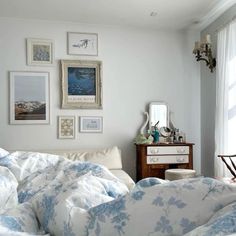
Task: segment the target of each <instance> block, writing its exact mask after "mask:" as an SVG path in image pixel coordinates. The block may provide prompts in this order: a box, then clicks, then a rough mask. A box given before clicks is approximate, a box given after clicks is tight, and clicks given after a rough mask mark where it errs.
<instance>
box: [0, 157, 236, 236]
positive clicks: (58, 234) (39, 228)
mask: <svg viewBox="0 0 236 236" xmlns="http://www.w3.org/2000/svg"><path fill="white" fill-rule="evenodd" d="M0 187H1V193H0V236H1V235H4V236H11V235H12V236H13V235H15V236H17V235H19V236H27V235H28V236H29V235H55V236H86V235H94V236H106V235H107V236H116V235H117V236H122V235H127V236H145V235H147V236H155V235H157V236H158V235H160V236H162V235H176V236H177V235H179V236H182V235H185V236H199V235H206V236H208V235H209V236H211V235H212V236H213V235H214V236H215V235H218V236H220V235H234V234H236V187H234V186H233V185H226V184H224V183H222V182H219V181H217V180H215V179H211V178H194V179H184V180H178V181H172V182H167V181H163V180H159V179H157V178H147V179H143V180H141V181H139V182H138V183H137V184H136V186H135V187H134V189H133V190H132V191H130V192H129V191H128V189H127V187H126V186H125V185H124V184H123V183H122V182H121V181H120V180H118V179H117V178H116V177H115V176H114V175H112V174H111V172H110V171H109V170H108V169H107V168H105V167H104V166H101V165H97V164H92V163H88V162H72V161H69V160H66V159H64V158H62V157H59V156H56V155H50V154H42V153H33V152H15V153H12V154H9V153H7V152H4V155H2V156H1V155H0Z"/></svg>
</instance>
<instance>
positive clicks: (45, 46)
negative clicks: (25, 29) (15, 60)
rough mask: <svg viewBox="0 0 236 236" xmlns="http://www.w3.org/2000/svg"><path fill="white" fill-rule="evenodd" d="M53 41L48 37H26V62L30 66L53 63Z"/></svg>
mask: <svg viewBox="0 0 236 236" xmlns="http://www.w3.org/2000/svg"><path fill="white" fill-rule="evenodd" d="M53 51H54V50H53V41H52V40H49V39H33V38H28V39H27V64H28V65H30V66H51V65H53V58H54V54H53V53H54V52H53Z"/></svg>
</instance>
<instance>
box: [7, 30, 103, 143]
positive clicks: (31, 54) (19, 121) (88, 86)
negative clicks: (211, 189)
mask: <svg viewBox="0 0 236 236" xmlns="http://www.w3.org/2000/svg"><path fill="white" fill-rule="evenodd" d="M65 33H66V35H67V42H66V46H67V47H66V48H67V49H66V50H67V51H66V52H65V53H66V54H67V55H69V56H72V57H73V59H71V60H70V59H68V57H67V59H66V60H64V59H63V58H61V59H59V60H58V61H60V66H59V68H57V65H58V63H55V52H56V47H55V42H54V40H53V39H44V38H34V37H30V38H26V39H25V40H26V54H25V56H26V57H25V61H26V65H27V67H28V68H29V70H27V71H24V70H22V71H13V70H12V71H9V85H10V88H9V93H10V96H9V97H10V102H9V105H10V108H9V111H10V114H9V124H10V125H36V124H37V125H45V124H46V125H50V122H51V120H52V117H50V115H51V116H53V114H51V113H50V97H51V95H50V92H51V91H50V79H51V78H50V71H51V69H47V68H49V67H50V66H51V67H54V68H56V69H58V72H59V73H58V74H60V77H61V78H60V80H58V83H59V84H60V85H61V91H58V93H60V97H61V107H60V108H61V112H60V113H61V114H60V115H59V116H57V134H58V135H57V138H58V139H76V137H77V135H76V133H77V132H81V133H102V132H103V117H102V116H89V114H88V115H87V116H86V113H85V112H83V116H76V115H75V113H76V112H75V110H78V109H86V110H94V109H102V62H101V61H99V60H88V59H89V58H88V59H86V60H84V57H89V56H93V57H94V56H95V57H96V56H98V34H97V33H91V32H87V33H84V32H65ZM81 56H83V58H80V57H81ZM36 67H37V70H34V68H36ZM39 68H40V69H39ZM53 92H55V91H53ZM63 109H67V111H66V114H65V115H63ZM68 110H71V112H70V114H69V115H68ZM84 114H85V115H84ZM77 117H78V118H77ZM77 127H78V128H77Z"/></svg>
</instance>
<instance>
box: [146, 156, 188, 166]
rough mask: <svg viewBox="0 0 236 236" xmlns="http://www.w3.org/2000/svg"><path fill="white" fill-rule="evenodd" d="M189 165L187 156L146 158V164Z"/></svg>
mask: <svg viewBox="0 0 236 236" xmlns="http://www.w3.org/2000/svg"><path fill="white" fill-rule="evenodd" d="M180 163H189V156H188V155H169V156H147V164H180Z"/></svg>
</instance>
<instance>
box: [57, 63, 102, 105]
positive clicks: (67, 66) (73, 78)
mask: <svg viewBox="0 0 236 236" xmlns="http://www.w3.org/2000/svg"><path fill="white" fill-rule="evenodd" d="M61 69H62V73H61V74H62V83H61V84H62V108H69V109H73V108H74V109H101V108H102V79H101V70H102V62H101V61H82V60H80V61H79V60H62V61H61Z"/></svg>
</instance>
